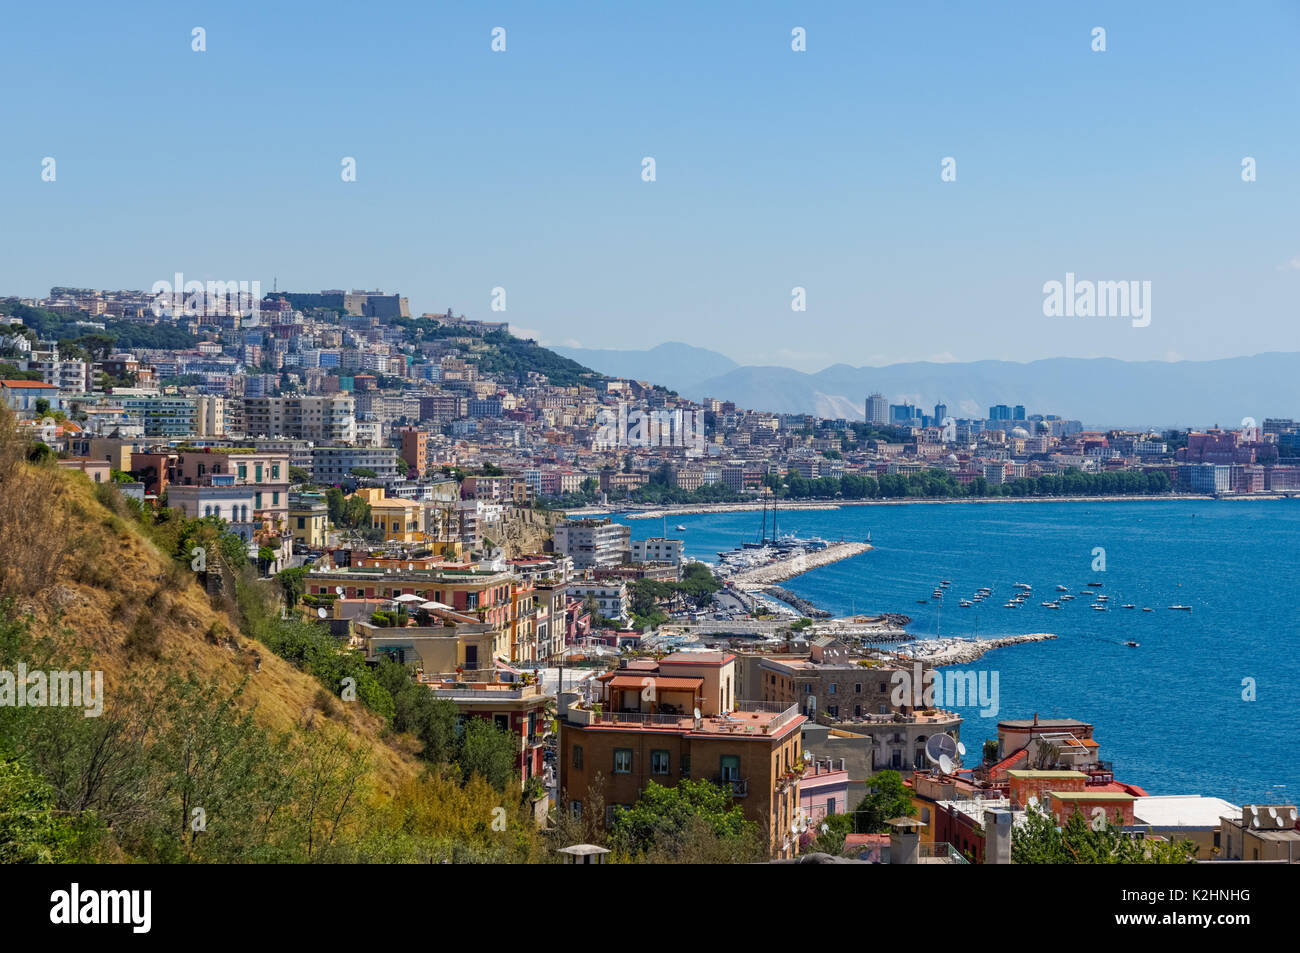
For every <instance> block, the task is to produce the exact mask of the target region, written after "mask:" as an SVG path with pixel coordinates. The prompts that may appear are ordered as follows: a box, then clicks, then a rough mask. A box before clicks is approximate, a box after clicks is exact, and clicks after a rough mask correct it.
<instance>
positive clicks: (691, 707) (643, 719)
mask: <svg viewBox="0 0 1300 953" xmlns="http://www.w3.org/2000/svg"><path fill="white" fill-rule="evenodd" d="M595 685H596V687H597V689H598V692H599V695H598V697H597V699H596V700H595V701H592V702H585V701H579V702H575V703H574V704H573V705H571V706H569V707H568V708H567V709H566V710H565V711H564V712H563V718H564V720H563V723H562V724H561V729H560V755H559V757H560V788H561V791H562V792H563V798H564V804H563V806H564V807H565V808H566V809H568V810H569V811H571V812H575V813H578V812H581V811H582V810H583V799H584V798H585V797H586V794H587V791H588V789H589V787H590V786H591V785H594V784H597V783H599V785H600V788H601V796H602V798H603V800H604V803H605V806H606V807H605V813H606V816H605V818H604V821H605V823H607V824H608V823H611V822H612V821H613V817H614V814H615V812H616V811H617V810H618V809H619V808H622V807H630V806H631V805H633V804H635V803H636V801H637V799H638V798H639V797H640V795H641V792H642V791H643V790H644V789H645V787H646V785H647V784H648V783H650V782H651V781H653V782H655V783H657V784H660V785H664V786H668V787H671V786H673V785H675V784H677V783H678V782H679V781H681V780H683V779H687V778H689V779H693V780H700V779H704V780H708V781H712V782H714V783H716V784H719V785H721V786H722V787H724V788H726V789H727V790H728V791H729V792H730V793H731V796H732V797H733V798H735V800H736V803H737V804H739V805H740V807H741V808H742V810H743V811H744V813H745V816H746V817H747V818H749V819H750V820H753V821H755V822H756V823H758V825H759V827H760V829H761V830H762V831H763V832H764V834H765V836H766V839H767V844H768V848H769V850H770V851H771V853H773V854H775V855H778V856H781V857H791V856H794V855H795V854H797V853H798V851H799V845H798V842H797V840H796V839H792V838H791V836H790V833H789V832H790V827H791V823H792V822H793V821H794V820H795V819H796V818H797V817H798V814H799V809H800V797H799V785H800V779H801V777H802V776H803V773H804V770H805V765H804V764H803V751H802V741H801V734H800V726H802V724H803V723H804V721H805V719H804V717H803V716H802V715H800V714H799V712H798V708H797V707H796V706H794V705H789V706H782V705H780V704H772V703H764V702H748V701H739V700H737V699H736V698H735V695H734V692H735V685H736V658H735V656H734V655H732V654H730V653H728V652H675V653H673V654H672V655H669V656H666V657H664V658H662V659H660V660H659V661H658V663H657V664H655V663H651V664H646V662H645V661H644V660H643V661H642V662H640V663H629V664H628V665H627V666H625V667H622V668H619V669H618V670H616V671H614V672H610V673H607V674H606V675H604V676H602V677H601V678H599V679H598V680H597V681H596V683H595ZM697 713H698V714H697Z"/></svg>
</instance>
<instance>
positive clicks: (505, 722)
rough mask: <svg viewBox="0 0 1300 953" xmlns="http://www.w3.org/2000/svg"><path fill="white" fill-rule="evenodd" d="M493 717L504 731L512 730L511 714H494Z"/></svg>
mask: <svg viewBox="0 0 1300 953" xmlns="http://www.w3.org/2000/svg"><path fill="white" fill-rule="evenodd" d="M492 719H493V721H495V722H496V725H497V727H498V728H500V729H501V730H502V731H509V730H510V716H509V715H493V716H492Z"/></svg>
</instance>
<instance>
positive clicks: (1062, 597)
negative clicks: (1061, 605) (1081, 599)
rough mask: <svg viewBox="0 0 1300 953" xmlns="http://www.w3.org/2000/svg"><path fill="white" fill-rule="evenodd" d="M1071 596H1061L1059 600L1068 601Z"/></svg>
mask: <svg viewBox="0 0 1300 953" xmlns="http://www.w3.org/2000/svg"><path fill="white" fill-rule="evenodd" d="M1073 598H1074V596H1061V601H1063V602H1069V601H1070V600H1071V599H1073Z"/></svg>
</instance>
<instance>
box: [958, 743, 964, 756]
mask: <svg viewBox="0 0 1300 953" xmlns="http://www.w3.org/2000/svg"><path fill="white" fill-rule="evenodd" d="M957 753H958V754H959V755H965V754H966V746H965V745H964V744H962V743H961V742H960V741H959V742H957Z"/></svg>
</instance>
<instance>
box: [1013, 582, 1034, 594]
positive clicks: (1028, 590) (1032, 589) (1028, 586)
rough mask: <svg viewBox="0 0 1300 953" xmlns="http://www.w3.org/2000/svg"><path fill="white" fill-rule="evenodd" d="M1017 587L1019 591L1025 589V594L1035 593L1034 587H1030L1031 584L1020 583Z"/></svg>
mask: <svg viewBox="0 0 1300 953" xmlns="http://www.w3.org/2000/svg"><path fill="white" fill-rule="evenodd" d="M1015 587H1016V588H1017V589H1023V590H1025V592H1033V591H1034V587H1033V586H1031V585H1030V584H1029V583H1027V582H1018V583H1016V584H1015Z"/></svg>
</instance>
